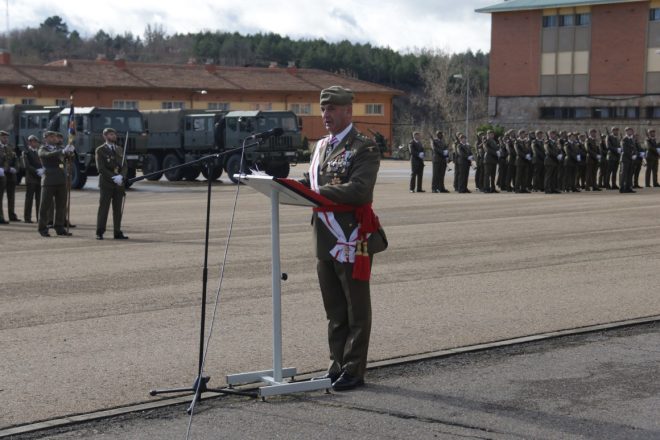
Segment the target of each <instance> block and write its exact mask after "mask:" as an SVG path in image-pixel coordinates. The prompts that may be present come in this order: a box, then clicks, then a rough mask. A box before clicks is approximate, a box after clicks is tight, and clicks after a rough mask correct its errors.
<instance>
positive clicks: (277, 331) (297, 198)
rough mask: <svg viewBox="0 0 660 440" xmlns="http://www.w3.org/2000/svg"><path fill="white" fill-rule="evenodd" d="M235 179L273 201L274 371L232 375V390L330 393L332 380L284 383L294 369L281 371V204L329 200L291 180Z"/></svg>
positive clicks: (262, 394)
mask: <svg viewBox="0 0 660 440" xmlns="http://www.w3.org/2000/svg"><path fill="white" fill-rule="evenodd" d="M234 177H235V178H236V179H237V180H239V181H240V182H241V183H244V184H246V185H248V186H250V187H251V188H254V189H255V190H256V191H258V192H260V193H262V194H264V195H266V196H267V197H269V198H270V206H271V226H270V231H271V232H270V235H271V253H272V271H273V273H272V291H273V369H272V370H264V371H252V372H248V373H238V374H231V375H228V376H227V384H228V385H229V386H233V385H237V384H244V383H253V382H264V383H266V384H268V385H266V386H262V387H260V388H259V396H260V397H262V398H265V397H267V396H275V395H279V394H289V393H298V392H304V391H313V390H322V389H326V390H327V389H329V388H330V387H331V386H332V383H331V382H330V379H320V380H308V381H300V382H285V381H284V379H283V378H285V377H286V378H290V377H293V376H295V375H296V369H295V368H282V285H281V281H282V271H281V268H280V203H281V204H284V205H296V206H307V207H316V206H322V205H331V204H333V202H331V201H330V200H329V199H327V198H325V197H323V196H321V195H320V194H317V193H315V192H313V191H311V190H310V189H309V188H307V187H305V186H304V185H302V184H300V183H299V182H297V181H295V180H291V179H280V178H275V177H272V176H267V175H246V174H240V175H239V174H235V175H234Z"/></svg>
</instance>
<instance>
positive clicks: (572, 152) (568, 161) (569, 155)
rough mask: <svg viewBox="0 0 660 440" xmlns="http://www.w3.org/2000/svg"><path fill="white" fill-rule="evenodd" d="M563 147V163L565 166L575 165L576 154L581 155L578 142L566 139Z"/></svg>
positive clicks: (576, 163) (576, 161)
mask: <svg viewBox="0 0 660 440" xmlns="http://www.w3.org/2000/svg"><path fill="white" fill-rule="evenodd" d="M564 148H565V149H566V157H565V158H564V164H565V165H566V166H571V167H577V165H578V160H577V157H578V154H580V155H582V150H581V149H580V142H578V141H573V142H571V141H567V142H566V145H565V147H564Z"/></svg>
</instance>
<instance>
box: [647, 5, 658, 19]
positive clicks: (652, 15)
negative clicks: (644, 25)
mask: <svg viewBox="0 0 660 440" xmlns="http://www.w3.org/2000/svg"><path fill="white" fill-rule="evenodd" d="M649 19H650V20H651V21H660V8H651V10H650V11H649Z"/></svg>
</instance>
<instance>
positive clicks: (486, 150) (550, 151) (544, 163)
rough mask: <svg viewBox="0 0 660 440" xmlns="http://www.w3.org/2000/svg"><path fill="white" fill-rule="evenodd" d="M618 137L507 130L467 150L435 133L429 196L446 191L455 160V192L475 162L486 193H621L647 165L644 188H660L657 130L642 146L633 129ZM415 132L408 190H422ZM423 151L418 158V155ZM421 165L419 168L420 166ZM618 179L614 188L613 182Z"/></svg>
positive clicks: (463, 143)
mask: <svg viewBox="0 0 660 440" xmlns="http://www.w3.org/2000/svg"><path fill="white" fill-rule="evenodd" d="M624 132H625V135H624V136H622V137H621V136H620V133H619V128H618V127H612V129H611V131H608V132H607V133H606V134H602V135H601V134H600V133H599V132H598V130H596V129H591V130H589V132H588V133H570V132H566V131H562V132H557V131H555V130H551V131H548V132H547V133H546V132H543V131H538V130H537V131H535V132H529V133H528V132H527V131H525V130H519V131H518V132H515V131H513V130H509V131H507V132H506V133H505V134H504V135H503V136H501V137H500V138H499V139H497V138H496V136H495V133H494V132H493V131H488V132H487V133H479V134H478V142H477V144H476V145H475V146H470V145H469V144H468V142H467V138H466V137H465V135H463V134H460V133H459V134H458V135H457V137H456V140H455V142H454V143H453V145H452V147H450V146H449V145H448V144H447V142H446V141H445V140H444V138H443V133H442V132H440V131H438V132H437V133H436V136H435V138H434V139H433V141H432V153H433V157H432V162H433V181H432V185H431V186H432V188H431V189H432V190H433V192H447V190H446V188H445V186H444V175H445V171H446V169H447V164H448V163H449V162H452V161H453V162H454V166H455V172H454V190H455V191H457V192H459V193H468V192H470V190H468V188H467V186H468V176H469V172H470V168H471V167H472V166H473V164H474V165H475V166H476V167H475V168H476V169H475V176H474V178H475V186H476V188H477V190H479V191H481V192H486V193H493V192H499V191H498V190H497V188H499V189H500V191H508V192H516V193H529V192H532V191H538V192H545V193H546V194H556V193H560V192H562V191H564V192H579V191H581V190H587V191H601V190H602V189H603V188H604V189H611V190H619V191H620V192H622V193H631V192H635V190H634V189H635V188H641V185H640V184H639V179H640V174H641V170H642V167H643V166H644V165H646V173H645V186H646V187H659V186H660V185H659V184H658V159H659V158H660V147H659V146H658V144H657V141H656V137H655V130H654V129H650V130H648V131H647V132H646V139H645V140H644V142H643V143H641V141H640V137H639V135H637V134H635V132H634V130H633V129H632V128H631V127H626V128H625V130H624ZM420 137H421V136H420V135H419V133H415V134H414V135H413V141H411V143H410V145H409V147H410V151H411V165H412V174H411V182H410V191H411V192H415V191H421V192H423V190H422V184H421V172H420V168H421V170H422V171H423V160H424V153H423V147H422V145H421V139H420ZM420 153H421V154H420ZM420 163H421V167H420ZM617 180H618V184H617Z"/></svg>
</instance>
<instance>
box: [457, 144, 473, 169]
mask: <svg viewBox="0 0 660 440" xmlns="http://www.w3.org/2000/svg"><path fill="white" fill-rule="evenodd" d="M470 156H472V148H470V145H469V144H461V143H459V144H458V145H457V146H456V163H457V164H463V165H465V164H466V163H467V164H468V165H469V164H470V160H469V159H468V158H469V157H470Z"/></svg>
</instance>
